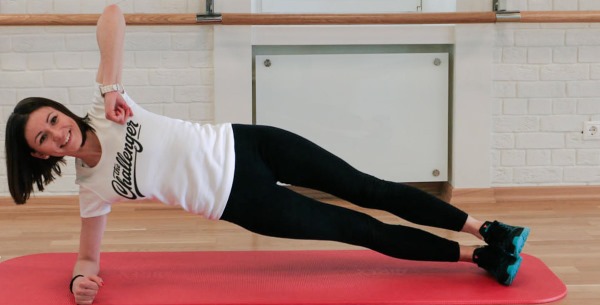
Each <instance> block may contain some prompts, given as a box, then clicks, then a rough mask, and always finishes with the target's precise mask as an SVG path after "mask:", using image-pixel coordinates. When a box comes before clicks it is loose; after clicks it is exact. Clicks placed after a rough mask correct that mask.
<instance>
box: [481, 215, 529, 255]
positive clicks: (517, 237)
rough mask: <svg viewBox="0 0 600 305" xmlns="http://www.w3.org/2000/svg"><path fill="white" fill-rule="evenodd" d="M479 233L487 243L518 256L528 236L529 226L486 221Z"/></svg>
mask: <svg viewBox="0 0 600 305" xmlns="http://www.w3.org/2000/svg"><path fill="white" fill-rule="evenodd" d="M479 233H481V236H483V240H485V242H486V243H487V244H488V245H493V246H498V247H500V248H502V249H504V250H505V251H506V252H508V253H510V254H513V255H514V256H519V254H520V253H521V250H523V246H525V242H526V241H527V237H528V236H529V228H527V227H513V226H509V225H507V224H504V223H501V222H499V221H494V222H489V221H486V222H485V223H484V224H483V226H481V228H480V229H479Z"/></svg>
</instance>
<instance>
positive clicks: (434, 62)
mask: <svg viewBox="0 0 600 305" xmlns="http://www.w3.org/2000/svg"><path fill="white" fill-rule="evenodd" d="M433 64H434V65H436V66H439V65H441V64H442V60H441V59H439V58H436V59H435V60H434V61H433Z"/></svg>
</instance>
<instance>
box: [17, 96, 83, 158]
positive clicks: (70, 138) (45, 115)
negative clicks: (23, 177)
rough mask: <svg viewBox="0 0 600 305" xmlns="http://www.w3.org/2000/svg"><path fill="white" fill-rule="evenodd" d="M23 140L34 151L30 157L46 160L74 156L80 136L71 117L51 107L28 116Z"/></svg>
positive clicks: (79, 131)
mask: <svg viewBox="0 0 600 305" xmlns="http://www.w3.org/2000/svg"><path fill="white" fill-rule="evenodd" d="M25 140H26V141H27V144H28V145H29V147H31V149H32V150H33V151H34V152H32V153H31V155H32V156H34V157H37V158H40V159H48V158H49V157H50V156H53V157H63V156H75V154H76V153H77V152H78V151H79V149H80V148H81V143H82V135H81V130H80V129H79V126H78V125H77V123H76V122H75V120H73V119H72V118H71V117H69V116H67V115H65V114H64V113H62V112H60V111H58V110H56V109H54V108H52V107H42V108H39V109H37V110H35V111H33V112H32V113H30V114H29V119H28V120H27V123H26V124H25Z"/></svg>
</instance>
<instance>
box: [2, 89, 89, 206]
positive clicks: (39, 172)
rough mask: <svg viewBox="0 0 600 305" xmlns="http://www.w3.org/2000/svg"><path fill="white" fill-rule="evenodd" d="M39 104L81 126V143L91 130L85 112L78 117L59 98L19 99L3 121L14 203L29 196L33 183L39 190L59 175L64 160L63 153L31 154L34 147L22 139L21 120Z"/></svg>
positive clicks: (23, 200)
mask: <svg viewBox="0 0 600 305" xmlns="http://www.w3.org/2000/svg"><path fill="white" fill-rule="evenodd" d="M42 107H52V108H54V109H56V110H58V111H60V112H62V113H64V114H65V115H67V116H69V117H71V118H72V119H73V120H75V122H76V123H77V125H78V126H79V130H81V135H82V143H81V145H83V144H84V143H85V140H86V132H87V131H88V130H90V131H94V129H93V128H92V127H91V126H90V125H89V117H88V116H87V115H86V116H85V117H83V118H82V117H79V116H77V115H76V114H74V113H73V112H71V111H70V110H69V109H68V108H67V107H65V106H64V105H63V104H61V103H59V102H55V101H53V100H50V99H47V98H43V97H29V98H26V99H24V100H22V101H20V102H19V103H18V104H17V105H16V106H15V109H14V110H13V113H12V114H11V115H10V116H9V118H8V121H7V122H6V136H5V142H4V145H5V152H6V170H7V178H8V189H9V190H10V195H11V196H12V198H13V200H14V201H15V203H17V204H24V203H25V202H26V201H27V199H29V195H30V194H31V193H32V192H33V185H34V184H36V185H37V187H38V190H39V191H43V190H44V186H46V185H48V183H50V182H52V181H53V180H54V179H55V178H56V176H60V175H61V168H60V166H61V164H63V165H64V164H65V160H64V157H53V156H50V157H49V158H48V159H40V158H36V157H33V156H32V155H31V153H32V152H34V150H33V149H31V147H29V145H28V144H27V140H26V139H25V124H27V120H29V115H30V114H31V113H32V112H34V111H35V110H37V109H39V108H42Z"/></svg>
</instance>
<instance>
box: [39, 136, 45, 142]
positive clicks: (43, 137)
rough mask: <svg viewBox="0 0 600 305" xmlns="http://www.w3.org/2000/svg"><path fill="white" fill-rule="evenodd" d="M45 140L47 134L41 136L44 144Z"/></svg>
mask: <svg viewBox="0 0 600 305" xmlns="http://www.w3.org/2000/svg"><path fill="white" fill-rule="evenodd" d="M45 140H46V135H42V136H41V137H40V144H43V143H44V141H45Z"/></svg>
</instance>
